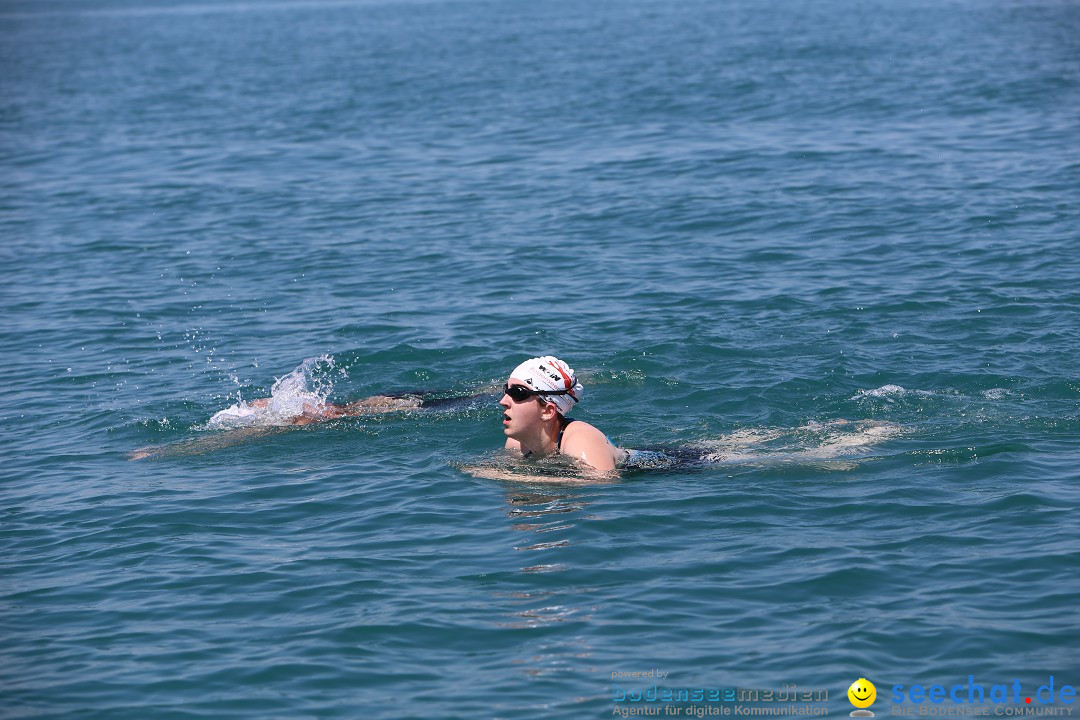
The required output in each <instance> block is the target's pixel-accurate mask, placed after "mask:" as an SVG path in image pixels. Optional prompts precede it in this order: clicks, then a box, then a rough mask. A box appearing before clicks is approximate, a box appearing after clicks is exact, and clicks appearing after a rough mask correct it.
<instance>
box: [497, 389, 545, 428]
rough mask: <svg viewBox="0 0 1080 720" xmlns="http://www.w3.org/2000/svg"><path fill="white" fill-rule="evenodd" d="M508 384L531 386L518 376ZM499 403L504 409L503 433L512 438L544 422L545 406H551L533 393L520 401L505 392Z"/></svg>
mask: <svg viewBox="0 0 1080 720" xmlns="http://www.w3.org/2000/svg"><path fill="white" fill-rule="evenodd" d="M506 384H507V385H520V386H521V387H525V388H527V387H529V386H528V385H527V384H526V383H524V382H522V381H521V380H518V379H517V378H510V379H509V380H507V382H506ZM499 405H501V406H502V409H503V433H505V434H506V436H507V437H512V438H517V436H518V435H520V434H521V433H523V432H526V431H528V430H529V429H530V428H533V427H535V426H536V425H537V424H538V423H540V422H542V420H543V416H544V414H545V408H548V407H549V406H548V404H547V403H545V402H543V401H541V400H540V398H539V396H537V395H532V396H530V397H527V398H525V399H524V400H521V401H520V402H519V401H516V400H514V399H513V398H512V397H510V396H509V395H507V394H506V393H503V396H502V397H501V398H500V399H499Z"/></svg>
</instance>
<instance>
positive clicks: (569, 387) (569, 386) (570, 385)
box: [548, 360, 574, 397]
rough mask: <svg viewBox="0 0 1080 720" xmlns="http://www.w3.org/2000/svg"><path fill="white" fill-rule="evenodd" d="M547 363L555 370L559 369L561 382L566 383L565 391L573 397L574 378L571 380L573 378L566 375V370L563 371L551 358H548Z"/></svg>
mask: <svg viewBox="0 0 1080 720" xmlns="http://www.w3.org/2000/svg"><path fill="white" fill-rule="evenodd" d="M548 365H550V366H551V367H553V368H555V369H556V370H558V371H559V374H560V375H562V379H563V382H564V383H566V391H567V392H568V393H570V397H574V380H573V378H571V377H570V376H569V375H567V374H566V372H565V371H563V369H562V368H561V367H559V366H558V365H556V364H555V363H554V362H552V361H551V360H548Z"/></svg>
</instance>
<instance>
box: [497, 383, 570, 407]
mask: <svg viewBox="0 0 1080 720" xmlns="http://www.w3.org/2000/svg"><path fill="white" fill-rule="evenodd" d="M503 392H504V393H506V394H507V395H509V396H510V399H511V400H513V401H514V402H516V403H519V402H525V401H526V400H528V399H529V398H531V397H532V396H533V395H539V396H541V398H543V396H544V395H569V396H570V397H571V399H573V401H574V402H577V398H576V397H574V393H573V392H571V391H570V390H533V389H532V388H530V387H525V386H524V385H511V384H510V383H507V384H506V386H505V387H503Z"/></svg>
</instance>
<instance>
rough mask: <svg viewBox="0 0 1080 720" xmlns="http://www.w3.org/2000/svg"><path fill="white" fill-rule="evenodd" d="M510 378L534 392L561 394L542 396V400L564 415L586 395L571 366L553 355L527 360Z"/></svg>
mask: <svg viewBox="0 0 1080 720" xmlns="http://www.w3.org/2000/svg"><path fill="white" fill-rule="evenodd" d="M510 377H512V378H517V379H518V380H520V381H522V382H523V383H525V384H526V385H528V386H529V387H531V388H533V389H534V390H543V391H545V392H555V393H559V394H558V395H541V396H540V398H541V399H543V400H545V401H546V402H549V403H551V404H552V405H554V406H555V407H556V408H557V409H558V410H559V412H560V413H562V414H563V415H566V414H567V413H569V412H570V409H571V408H572V407H574V405H575V404H576V403H577V401H578V400H580V399H581V396H582V394H583V393H584V388H582V387H581V383H579V382H578V381H577V377H575V376H574V371H573V370H571V369H570V366H569V365H567V364H566V363H564V362H563V361H562V360H560V359H559V358H557V357H552V356H551V355H545V356H544V357H536V358H530V359H529V360H526V361H525V362H523V363H521V364H520V365H518V366H517V367H516V368H514V371H513V372H512V373H510Z"/></svg>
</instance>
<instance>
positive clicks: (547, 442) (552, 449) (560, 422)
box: [518, 417, 569, 458]
mask: <svg viewBox="0 0 1080 720" xmlns="http://www.w3.org/2000/svg"><path fill="white" fill-rule="evenodd" d="M567 425H569V421H567V420H566V418H563V417H556V418H555V419H553V420H551V421H549V422H546V423H544V424H543V425H541V426H540V427H539V428H537V429H536V430H535V431H534V432H532V433H529V434H528V435H526V436H525V437H522V438H520V439H519V440H518V445H520V446H521V454H522V455H525V456H527V457H534V458H542V457H548V456H549V455H558V454H559V433H560V432H562V430H563V428H565V427H566V426H567Z"/></svg>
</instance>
